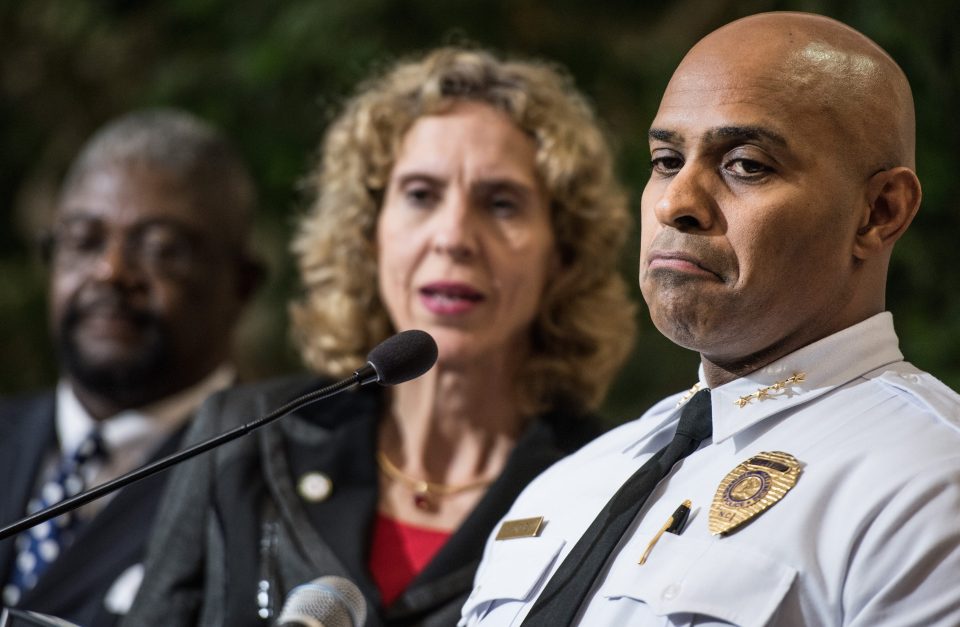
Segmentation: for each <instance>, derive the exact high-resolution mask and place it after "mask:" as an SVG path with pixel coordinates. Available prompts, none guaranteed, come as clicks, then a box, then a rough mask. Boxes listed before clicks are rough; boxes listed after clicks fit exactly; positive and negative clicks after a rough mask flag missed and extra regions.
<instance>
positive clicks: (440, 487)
mask: <svg viewBox="0 0 960 627" xmlns="http://www.w3.org/2000/svg"><path fill="white" fill-rule="evenodd" d="M377 465H379V466H380V470H381V471H382V472H383V474H385V475H387V476H388V477H390V478H391V479H394V480H396V481H399V482H400V483H402V484H403V485H405V486H407V487H408V488H410V489H411V490H413V505H414V506H415V507H416V508H417V509H420V510H423V511H426V512H434V511H436V510H437V499H440V498H442V497H445V496H453V495H454V494H460V493H461V492H467V491H469V490H476V489H478V488H483V487H486V486H488V485H490V484H491V483H493V479H481V480H480V481H471V482H470V483H464V484H461V485H448V484H446V483H434V482H433V481H425V480H423V479H416V478H414V477H411V476H410V475H407V474H405V473H404V472H403V471H402V470H400V469H399V468H397V467H396V466H394V465H393V462H391V461H390V458H389V457H387V454H386V453H384V452H383V451H377Z"/></svg>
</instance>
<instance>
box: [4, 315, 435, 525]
mask: <svg viewBox="0 0 960 627" xmlns="http://www.w3.org/2000/svg"><path fill="white" fill-rule="evenodd" d="M436 361H437V343H436V342H434V341H433V338H432V337H431V336H430V334H429V333H426V332H425V331H419V330H416V329H412V330H410V331H403V332H401V333H397V334H396V335H394V336H391V337H388V338H387V339H386V340H384V341H383V342H381V343H380V344H378V345H377V346H376V347H374V349H373V350H372V351H370V353H369V354H368V355H367V363H366V364H364V365H363V366H361V367H360V368H358V369H357V370H356V371H355V372H354V373H353V376H352V377H348V378H346V379H343V380H342V381H338V382H336V383H334V384H332V385H328V386H327V387H325V388H322V389H319V390H314V391H313V392H308V393H307V394H304V395H303V396H300V397H297V398H295V399H293V400H292V401H290V402H288V403H286V404H285V405H283V406H281V407H278V408H277V409H275V410H273V411H272V412H270V413H269V414H267V415H265V416H261V417H260V418H257V419H256V420H253V421H251V422H248V423H246V424H242V425H240V426H239V427H235V428H233V429H231V430H230V431H227V432H225V433H221V434H220V435H218V436H214V437H212V438H210V439H209V440H204V441H203V442H200V443H198V444H194V445H193V446H191V447H189V448H185V449H183V450H182V451H178V452H176V453H173V454H172V455H168V456H166V457H164V458H162V459H158V460H157V461H155V462H153V463H151V464H147V465H146V466H142V467H140V468H137V469H135V470H132V471H130V472H128V473H126V474H124V475H120V476H119V477H117V478H116V479H113V480H111V481H107V482H106V483H102V484H100V485H98V486H96V487H93V488H91V489H89V490H87V491H85V492H81V493H80V494H78V495H76V496H74V497H72V498H69V499H67V500H65V501H60V502H59V503H57V504H56V505H52V506H50V507H48V508H46V509H42V510H40V511H39V512H36V513H34V514H31V515H30V516H27V517H26V518H23V519H21V520H18V521H17V522H15V523H12V524H9V525H7V526H6V527H4V528H3V529H0V540H5V539H6V538H9V537H10V536H13V535H16V534H18V533H20V532H21V531H23V530H24V529H29V528H30V527H33V526H35V525H39V524H40V523H42V522H44V521H47V520H50V519H51V518H56V517H57V516H59V515H60V514H63V513H65V512H69V511H71V510H74V509H76V508H78V507H81V506H82V505H85V504H87V503H89V502H90V501H93V500H96V499H98V498H100V497H101V496H106V495H107V494H110V493H112V492H115V491H116V490H119V489H120V488H122V487H123V486H125V485H129V484H131V483H133V482H134V481H139V480H140V479H144V478H146V477H149V476H150V475H154V474H156V473H158V472H160V471H161V470H166V469H167V468H169V467H171V466H175V465H177V464H179V463H180V462H182V461H186V460H188V459H190V458H191V457H195V456H197V455H199V454H200V453H203V452H204V451H209V450H210V449H212V448H216V447H218V446H220V445H221V444H226V443H227V442H230V441H232V440H235V439H237V438H239V437H240V436H243V435H246V434H247V433H249V432H251V431H253V430H254V429H258V428H260V427H262V426H263V425H265V424H268V423H270V422H273V421H274V420H276V419H277V418H280V417H281V416H283V415H285V414H288V413H290V412H291V411H293V410H295V409H299V408H301V407H303V406H304V405H307V404H309V403H312V402H314V401H319V400H321V399H324V398H327V397H330V396H333V395H334V394H338V393H340V392H342V391H343V390H346V389H348V388H353V387H359V386H361V385H366V384H368V383H373V382H374V381H376V382H377V383H379V384H380V385H396V384H398V383H403V382H405V381H409V380H410V379H415V378H417V377H419V376H420V375H422V374H423V373H425V372H426V371H427V370H430V368H432V367H433V364H434V363H436Z"/></svg>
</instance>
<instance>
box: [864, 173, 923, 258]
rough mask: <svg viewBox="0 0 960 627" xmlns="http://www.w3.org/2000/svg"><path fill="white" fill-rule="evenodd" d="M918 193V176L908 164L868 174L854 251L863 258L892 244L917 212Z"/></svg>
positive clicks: (919, 195) (918, 203) (920, 194)
mask: <svg viewBox="0 0 960 627" xmlns="http://www.w3.org/2000/svg"><path fill="white" fill-rule="evenodd" d="M921 196H922V192H921V190H920V180H919V179H918V178H917V175H916V174H915V173H914V171H913V170H911V169H910V168H907V167H896V168H891V169H889V170H883V171H882V172H877V173H876V174H874V175H873V176H872V177H870V180H869V181H868V182H867V194H866V199H865V200H866V203H867V204H866V207H864V211H863V215H862V217H861V220H860V225H859V228H858V229H857V235H856V240H855V243H854V249H853V253H854V255H855V256H856V257H857V258H858V259H866V258H868V257H872V256H874V255H876V254H877V253H878V252H880V251H882V250H885V249H889V248H890V247H892V246H893V244H894V243H895V242H896V241H897V240H898V239H900V236H901V235H903V233H904V231H906V230H907V227H908V226H910V222H912V221H913V216H915V215H917V210H918V209H919V208H920V198H921Z"/></svg>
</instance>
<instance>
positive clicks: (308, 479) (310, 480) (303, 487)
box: [297, 471, 333, 503]
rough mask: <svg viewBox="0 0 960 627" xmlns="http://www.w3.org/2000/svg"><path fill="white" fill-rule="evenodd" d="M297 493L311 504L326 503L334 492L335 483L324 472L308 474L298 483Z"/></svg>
mask: <svg viewBox="0 0 960 627" xmlns="http://www.w3.org/2000/svg"><path fill="white" fill-rule="evenodd" d="M297 492H298V493H299V494H300V496H301V497H302V498H303V500H305V501H308V502H310V503H319V502H321V501H326V500H327V499H328V498H330V494H331V493H332V492H333V481H331V480H330V477H328V476H327V475H325V474H323V473H322V472H317V471H312V472H307V473H304V474H303V476H301V477H300V480H299V481H298V482H297Z"/></svg>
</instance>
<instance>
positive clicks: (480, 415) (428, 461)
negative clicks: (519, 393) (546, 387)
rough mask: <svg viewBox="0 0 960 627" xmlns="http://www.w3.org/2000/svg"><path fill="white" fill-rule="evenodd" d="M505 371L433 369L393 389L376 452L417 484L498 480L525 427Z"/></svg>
mask: <svg viewBox="0 0 960 627" xmlns="http://www.w3.org/2000/svg"><path fill="white" fill-rule="evenodd" d="M503 372H504V370H502V369H499V370H498V369H491V368H484V369H482V370H480V369H477V370H476V371H471V372H462V371H450V370H445V369H443V368H442V367H436V368H434V369H433V370H432V371H431V372H430V373H428V374H427V375H424V376H423V377H420V378H418V379H416V380H414V381H410V382H408V383H405V384H403V385H401V386H398V387H396V388H394V389H393V390H392V394H391V397H390V400H389V406H388V412H387V415H386V416H385V419H384V421H383V422H382V424H381V431H380V449H381V450H382V451H383V452H384V453H386V454H387V456H388V457H389V458H390V459H391V460H392V461H393V463H394V464H396V466H397V467H399V468H400V469H402V470H403V472H405V473H407V474H409V475H411V476H414V477H417V478H420V479H426V480H429V481H434V482H437V483H447V484H460V483H467V482H470V481H475V480H477V479H484V478H493V477H496V476H497V475H498V474H499V473H500V471H501V469H502V468H503V465H504V463H505V462H506V458H507V456H508V455H509V452H510V450H512V448H513V444H514V443H515V442H516V439H517V437H518V436H519V434H520V432H521V431H522V429H523V427H524V423H525V420H524V417H523V416H521V415H520V412H519V410H518V409H517V406H516V403H515V401H514V397H513V386H512V384H511V383H510V381H509V377H505V376H503V375H502V374H500V373H503Z"/></svg>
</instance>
